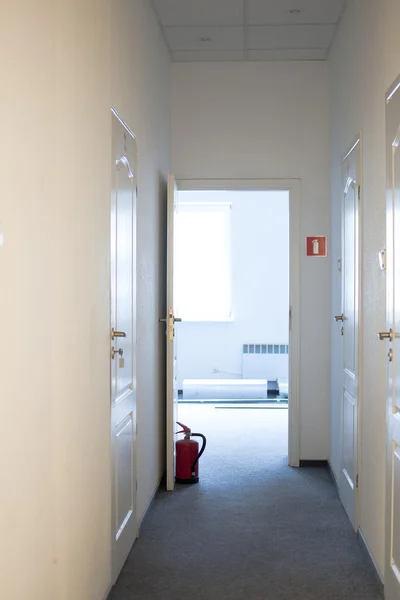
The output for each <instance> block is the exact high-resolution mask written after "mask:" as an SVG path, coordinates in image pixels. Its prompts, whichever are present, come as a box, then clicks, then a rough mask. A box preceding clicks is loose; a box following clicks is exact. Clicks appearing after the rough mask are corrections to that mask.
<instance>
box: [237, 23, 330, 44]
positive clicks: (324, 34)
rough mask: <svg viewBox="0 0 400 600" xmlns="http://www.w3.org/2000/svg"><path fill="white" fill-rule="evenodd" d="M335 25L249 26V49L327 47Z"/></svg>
mask: <svg viewBox="0 0 400 600" xmlns="http://www.w3.org/2000/svg"><path fill="white" fill-rule="evenodd" d="M334 33H335V25H296V26H294V25H293V26H291V25H289V26H288V25H277V26H265V27H249V29H248V45H249V49H250V50H273V49H281V48H290V49H295V48H329V46H330V44H331V41H332V39H333V36H334Z"/></svg>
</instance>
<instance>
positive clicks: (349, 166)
mask: <svg viewBox="0 0 400 600" xmlns="http://www.w3.org/2000/svg"><path fill="white" fill-rule="evenodd" d="M360 171H361V140H360V138H357V140H356V141H355V142H354V144H353V145H352V148H351V150H350V152H348V153H347V154H346V156H345V158H344V159H343V162H342V181H343V201H342V202H343V204H342V314H341V315H338V316H337V317H335V319H336V320H337V321H338V322H339V323H340V324H341V327H342V330H341V331H342V335H343V369H342V388H341V397H340V401H341V424H342V456H341V469H340V476H339V493H340V497H341V500H342V502H343V505H344V507H345V509H346V512H347V514H348V516H349V519H350V521H351V523H352V525H353V527H354V529H355V530H357V528H358V523H357V488H358V415H359V411H358V405H359V392H360V386H359V327H360V303H359V293H360V266H359V261H360V251H359V246H360V242H359V240H360V231H359V229H360V220H359V216H360V199H361V180H360V179H361V178H360Z"/></svg>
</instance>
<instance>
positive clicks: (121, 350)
mask: <svg viewBox="0 0 400 600" xmlns="http://www.w3.org/2000/svg"><path fill="white" fill-rule="evenodd" d="M116 354H119V355H120V356H123V354H124V350H123V348H118V350H116V349H115V348H114V346H113V347H112V350H111V358H112V359H114V357H115V355H116Z"/></svg>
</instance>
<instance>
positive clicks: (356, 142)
mask: <svg viewBox="0 0 400 600" xmlns="http://www.w3.org/2000/svg"><path fill="white" fill-rule="evenodd" d="M356 148H359V151H358V179H359V182H358V185H359V186H360V195H359V197H358V205H357V208H358V219H357V223H356V227H357V233H356V235H357V259H358V260H357V263H356V269H357V271H356V277H355V279H356V282H355V288H356V291H355V303H356V313H357V318H356V319H355V321H356V328H357V336H356V339H357V476H356V477H357V485H356V490H355V494H356V514H355V521H354V530H355V531H356V532H358V530H359V528H360V485H359V474H360V472H361V457H362V454H361V436H362V428H361V411H362V366H363V360H362V358H363V304H362V302H363V297H362V286H363V268H362V267H363V228H362V224H363V159H362V157H363V139H362V132H361V131H360V132H359V133H358V134H357V135H356V136H355V138H354V139H353V141H352V142H351V144H350V145H349V146H348V148H347V150H346V152H345V153H344V154H343V157H342V160H341V165H343V164H344V162H345V160H346V159H347V158H348V157H349V156H350V154H351V153H352V152H353V150H355V149H356ZM343 185H344V177H343V174H341V186H340V189H341V192H340V193H341V206H340V210H341V216H340V219H341V223H340V235H341V250H340V251H341V257H342V261H343V256H344V194H343V192H344V188H343ZM341 269H342V273H341V296H342V297H341V311H342V313H343V262H342V265H341ZM342 364H343V343H342ZM342 372H343V366H342V367H341V373H340V375H341V377H342V376H343V374H342ZM341 390H342V387H341ZM342 395H343V390H342V391H341V397H340V422H341V423H343V414H342V411H343V399H342ZM341 444H342V446H341V454H340V457H341V460H342V456H343V455H342V449H343V439H341ZM341 470H342V463H341V465H340V473H341ZM339 481H340V474H339V480H338V485H339Z"/></svg>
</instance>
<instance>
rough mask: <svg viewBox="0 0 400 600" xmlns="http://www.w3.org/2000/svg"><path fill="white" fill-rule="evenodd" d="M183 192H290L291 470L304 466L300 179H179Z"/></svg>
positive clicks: (178, 184)
mask: <svg viewBox="0 0 400 600" xmlns="http://www.w3.org/2000/svg"><path fill="white" fill-rule="evenodd" d="M177 187H178V190H180V191H203V190H204V191H207V190H208V191H217V190H221V191H226V190H232V191H257V190H258V191H271V192H274V191H287V192H289V247H290V248H289V256H290V258H289V306H290V309H289V310H290V317H289V330H290V331H289V339H290V343H289V406H288V410H289V436H288V437H289V448H288V462H289V466H291V467H298V466H300V410H299V403H300V399H299V390H300V269H301V262H300V257H301V243H300V215H301V205H300V203H301V195H300V180H299V179H178V180H177Z"/></svg>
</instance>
